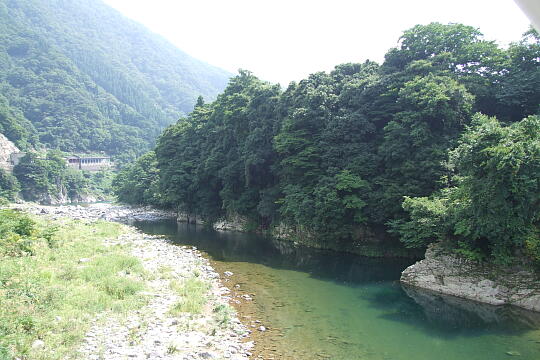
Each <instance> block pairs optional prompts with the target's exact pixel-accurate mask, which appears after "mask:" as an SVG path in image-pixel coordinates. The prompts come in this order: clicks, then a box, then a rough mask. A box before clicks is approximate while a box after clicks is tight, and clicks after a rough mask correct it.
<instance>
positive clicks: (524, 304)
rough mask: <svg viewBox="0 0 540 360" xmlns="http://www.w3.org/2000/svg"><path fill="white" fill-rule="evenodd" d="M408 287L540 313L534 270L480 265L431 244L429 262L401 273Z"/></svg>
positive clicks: (539, 284) (539, 290) (539, 292)
mask: <svg viewBox="0 0 540 360" xmlns="http://www.w3.org/2000/svg"><path fill="white" fill-rule="evenodd" d="M401 282H402V283H403V284H405V285H408V286H412V287H417V288H421V289H427V290H431V291H434V292H438V293H441V294H446V295H453V296H457V297H460V298H465V299H469V300H474V301H478V302H481V303H486V304H491V305H505V304H508V305H515V306H518V307H521V308H524V309H527V310H532V311H539V312H540V278H539V277H538V275H537V274H535V273H533V272H532V271H525V270H522V271H513V269H508V268H502V267H495V266H492V265H486V264H478V263H476V262H473V261H470V260H467V259H463V258H461V257H459V256H457V255H456V254H453V253H451V252H450V251H447V250H445V249H443V248H442V246H440V245H439V244H431V245H430V246H429V247H428V249H427V250H426V255H425V259H424V260H421V261H419V262H417V263H416V264H414V265H411V266H409V267H408V268H407V269H405V271H403V273H402V274H401Z"/></svg>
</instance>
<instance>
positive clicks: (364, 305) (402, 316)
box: [134, 221, 540, 360]
mask: <svg viewBox="0 0 540 360" xmlns="http://www.w3.org/2000/svg"><path fill="white" fill-rule="evenodd" d="M134 225H135V226H136V227H138V228H139V229H141V230H142V231H144V232H146V233H150V234H162V235H166V236H168V237H170V238H171V239H172V240H173V241H174V242H175V243H177V244H179V245H192V246H196V247H197V248H198V249H199V250H201V251H203V252H205V253H206V254H207V255H208V257H209V258H210V259H211V260H212V263H213V265H214V266H215V267H216V269H217V270H218V271H220V272H221V273H223V272H224V271H230V272H232V273H233V275H232V276H230V277H227V276H224V279H225V281H226V285H227V286H228V287H229V288H230V289H232V290H233V291H235V290H238V292H237V293H238V294H248V295H249V297H251V298H252V299H253V300H248V301H246V300H244V299H241V301H239V302H240V304H239V305H237V308H238V309H239V311H240V314H241V315H242V316H241V319H242V320H243V321H244V322H245V323H247V324H248V325H250V326H252V329H253V333H254V335H255V336H254V339H255V340H256V341H257V343H258V345H257V347H256V351H255V352H254V357H253V358H256V356H261V358H264V359H295V360H296V359H298V360H311V359H337V360H342V359H343V360H349V359H350V360H353V359H365V360H433V359H437V360H498V359H509V358H517V359H523V360H525V359H526V360H539V359H540V314H538V313H533V312H528V311H524V310H520V309H517V308H510V307H492V306H488V305H481V304H477V303H474V302H470V301H465V300H460V299H456V298H453V297H443V296H440V295H436V294H432V293H427V292H423V291H415V290H413V289H403V288H402V287H401V285H400V283H399V276H400V273H401V271H402V270H403V269H404V268H405V267H406V266H408V265H410V261H406V260H399V259H382V260H381V259H370V258H364V257H360V256H353V255H348V254H341V253H334V252H324V251H316V250H313V249H308V248H304V247H299V246H293V245H292V244H291V243H288V242H279V241H275V240H272V239H268V238H265V237H262V236H257V235H253V234H242V233H233V232H214V231H208V230H201V229H200V228H197V227H196V226H194V225H186V224H177V223H176V222H175V221H161V222H136V223H135V224H134ZM233 294H236V292H233ZM239 300H240V298H239ZM259 321H260V322H259ZM261 324H264V326H265V327H266V328H267V330H266V331H264V332H262V331H259V330H258V328H259V327H260V325H261Z"/></svg>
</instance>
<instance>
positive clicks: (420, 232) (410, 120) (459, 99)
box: [116, 23, 540, 251]
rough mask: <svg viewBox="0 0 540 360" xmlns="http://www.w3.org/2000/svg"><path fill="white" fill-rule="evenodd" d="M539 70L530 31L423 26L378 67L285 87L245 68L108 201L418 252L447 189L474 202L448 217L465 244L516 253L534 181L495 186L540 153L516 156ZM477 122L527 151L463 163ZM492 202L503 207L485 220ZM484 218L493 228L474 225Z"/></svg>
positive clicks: (533, 204) (431, 235) (533, 105)
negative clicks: (505, 33) (384, 242)
mask: <svg viewBox="0 0 540 360" xmlns="http://www.w3.org/2000/svg"><path fill="white" fill-rule="evenodd" d="M539 61H540V39H539V37H538V34H537V33H536V32H534V31H533V30H531V31H530V32H528V33H527V34H525V36H524V38H523V39H522V41H520V42H517V43H514V44H512V45H511V46H510V47H509V48H508V49H501V48H499V47H498V46H497V45H496V44H495V43H494V42H490V41H486V40H484V39H483V38H482V35H481V34H480V33H479V32H478V31H477V30H476V29H474V28H472V27H468V26H464V25H460V24H450V25H442V24H438V23H432V24H429V25H425V26H421V25H418V26H415V27H414V28H412V29H410V30H408V31H406V32H405V33H404V34H403V36H402V37H401V39H400V42H399V46H398V47H396V48H394V49H391V50H390V51H389V52H388V53H387V54H386V58H385V62H384V63H383V64H382V65H378V64H376V63H374V62H370V61H367V62H365V63H363V64H343V65H339V66H337V67H336V68H335V69H334V70H333V71H332V72H330V73H323V72H321V73H316V74H313V75H311V76H309V78H307V79H305V80H302V81H300V82H299V83H294V82H293V83H291V84H290V85H289V87H288V88H287V89H286V90H285V91H281V89H280V88H279V87H276V86H274V85H271V84H269V83H266V82H263V81H260V80H258V79H257V78H256V77H254V76H253V75H252V74H250V73H249V72H246V71H241V72H240V74H239V75H238V76H237V77H236V78H233V79H232V80H231V81H230V83H229V86H228V87H227V88H226V89H225V91H224V92H223V93H222V94H221V95H219V96H218V98H217V100H216V101H214V102H213V103H210V104H204V103H203V102H202V101H200V102H198V104H197V106H196V107H195V109H194V111H193V112H192V113H191V114H190V115H189V116H188V117H187V118H184V119H181V120H180V121H179V122H178V123H177V124H175V125H173V126H170V127H169V128H167V129H166V130H165V132H164V133H163V134H162V136H161V137H160V139H159V141H158V144H157V147H156V150H155V157H156V159H155V160H154V159H153V156H154V155H153V154H151V155H148V156H147V157H145V158H143V159H142V160H141V161H140V163H139V164H138V165H136V167H137V166H138V169H135V167H133V168H131V170H130V171H126V172H124V173H123V174H122V177H121V178H118V181H117V183H116V192H117V194H118V195H119V198H120V200H123V201H127V202H134V203H152V204H159V205H163V206H169V207H173V208H177V209H178V210H181V211H184V212H188V213H193V214H197V215H199V216H201V217H203V218H205V219H207V220H210V221H212V220H215V219H217V218H220V217H227V216H229V215H231V214H239V215H241V216H244V217H248V218H249V219H250V220H252V221H254V222H257V223H258V224H260V225H261V226H262V227H266V226H268V225H270V224H274V225H276V224H285V225H287V226H288V227H289V228H292V229H295V230H299V231H300V232H304V233H310V234H316V237H317V238H318V239H319V240H320V241H324V242H325V246H329V247H332V243H335V242H337V241H349V242H350V243H351V245H352V246H354V242H355V241H356V240H358V239H359V238H358V237H359V235H358V234H359V233H362V231H361V229H366V228H369V229H388V230H391V231H392V232H393V233H394V234H399V235H400V236H401V237H402V240H403V241H404V242H405V243H406V244H407V245H408V246H410V247H422V246H425V245H426V244H427V243H429V242H430V241H433V240H435V239H437V238H439V237H441V236H442V235H443V229H445V228H448V221H449V220H448V215H447V206H448V200H446V198H444V197H443V198H439V197H437V198H432V199H428V196H430V195H431V194H433V193H437V192H441V193H442V194H447V195H448V194H449V193H452V191H450V190H441V189H443V188H445V187H446V186H447V185H448V183H449V181H450V182H451V183H452V185H451V187H452V188H456V189H461V190H460V191H459V193H460V194H461V195H460V196H462V199H463V201H464V202H459V203H460V204H461V205H462V206H464V204H465V203H467V204H468V203H469V200H466V201H465V199H469V198H468V196H472V194H473V193H474V201H476V205H474V204H471V205H470V206H471V207H469V208H467V209H462V211H464V212H463V213H462V214H461V215H453V216H455V219H458V218H461V219H462V220H461V221H462V222H460V223H458V222H457V220H455V221H456V226H457V228H456V231H458V232H460V236H461V237H462V238H463V239H467V240H463V241H469V242H470V244H469V245H470V246H469V247H470V248H474V249H476V248H478V247H479V246H480V245H479V244H478V241H477V240H478V239H480V238H486V237H489V240H488V241H490V242H493V243H494V244H495V243H499V242H502V243H505V244H506V243H507V242H511V243H515V244H516V247H519V246H522V245H523V244H524V242H527V241H529V242H530V241H531V240H530V238H531V236H533V237H534V236H537V235H531V234H532V233H531V231H529V230H530V229H529V230H525V228H526V227H527V226H529V225H530V224H532V223H534V222H535V221H537V218H535V216H536V215H534V214H537V211H538V201H537V196H536V197H534V196H532V195H531V194H532V193H533V192H534V191H535V189H536V191H537V190H538V189H537V188H535V186H537V185H538V184H537V183H536V185H535V184H534V180H535V178H534V173H527V175H523V176H525V178H523V179H521V178H520V179H519V181H518V180H516V179H514V180H515V181H516V182H514V180H512V181H510V180H509V179H506V180H505V176H511V175H510V174H513V173H512V171H514V170H516V168H512V167H511V166H517V165H515V163H514V162H512V161H517V162H519V161H523V162H527V161H529V160H526V159H528V156H532V157H533V158H534V156H537V155H534V152H533V153H529V152H527V151H525V150H519V149H522V148H523V146H525V145H524V143H523V144H520V141H522V140H523V141H525V139H524V138H523V139H521V138H520V135H518V134H522V135H521V136H522V137H524V136H525V135H524V133H523V131H522V132H521V133H520V131H521V130H518V129H525V128H528V129H529V130H530V131H533V130H532V128H533V127H534V126H533V125H532V124H533V123H534V120H531V119H534V118H530V119H529V120H524V122H519V121H520V120H521V119H522V118H524V117H526V116H529V115H532V114H536V113H538V111H539V101H540V86H539V85H540V82H539V81H540V66H539V65H540V64H539ZM475 113H484V114H487V115H489V116H496V117H497V118H498V119H499V120H500V121H502V122H503V123H504V124H503V125H497V126H499V129H501V130H500V131H499V132H500V136H499V138H497V139H498V140H495V138H493V139H492V138H490V137H489V136H488V137H487V138H486V139H485V141H487V140H490V139H491V141H494V142H495V141H499V142H500V143H497V144H499V145H500V144H503V143H504V144H506V143H509V144H510V143H512V142H515V147H516V149H515V150H510V148H509V151H516V152H518V153H519V151H523V156H524V157H525V158H522V159H521V160H518V159H517V158H516V159H514V160H512V159H507V160H503V159H502V158H501V159H499V157H500V156H503V155H502V153H498V152H495V151H493V152H491V150H490V151H487V150H483V149H484V146H486V147H487V148H490V146H495V145H494V144H496V143H493V144H491V145H489V144H483V145H482V144H479V145H477V148H475V150H474V152H475V153H476V152H478V154H477V155H478V156H479V158H475V157H471V156H472V155H469V157H467V156H465V153H464V152H465V150H464V149H465V148H466V146H472V145H467V144H468V143H469V142H472V141H473V140H472V139H474V138H477V137H478V138H482V136H484V135H482V134H483V133H482V131H487V130H482V129H484V128H483V127H480V128H479V125H477V123H478V122H481V120H478V119H485V117H484V116H483V115H476V117H475V119H477V120H475V122H474V126H471V127H470V128H469V125H470V124H471V119H472V118H473V117H474V116H475V115H474V114H475ZM490 119H491V118H490ZM485 121H487V120H485ZM490 121H492V122H496V121H495V120H490ZM518 122H519V123H518ZM496 123H497V124H499V123H498V122H496ZM512 123H515V124H516V125H511V126H507V125H506V124H512ZM518 124H520V125H518ZM527 124H528V125H527ZM485 126H487V125H485ZM492 126H495V125H492ZM478 129H480V130H478ZM479 131H480V132H481V133H480V134H478V132H479ZM534 131H536V130H534ZM475 134H476V135H475ZM512 134H513V135H512ZM486 136H487V135H486ZM460 139H461V140H460ZM482 139H483V138H482ZM482 139H480V140H478V141H479V143H484V140H482ZM512 139H514V140H512ZM527 141H528V140H527ZM530 141H533V142H534V141H537V140H533V139H532V138H531V140H530ZM499 145H498V146H499ZM508 146H509V145H508ZM527 146H528V145H527ZM454 148H456V150H454V151H452V152H451V154H452V156H451V158H450V161H448V159H449V153H450V151H451V150H452V149H454ZM490 149H491V148H490ZM501 151H502V150H501ZM530 151H533V150H530ZM481 156H483V157H484V158H480V157H481ZM515 156H517V157H519V156H520V155H518V154H516V155H515ZM150 160H151V161H150ZM490 161H491V163H490ZM506 162H508V164H507V163H506ZM487 163H490V165H489V166H490V168H489V169H488V168H485V169H484V168H483V166H488V165H486V164H487ZM506 166H508V167H507V168H506ZM527 166H529V165H527ZM530 166H532V167H534V166H533V165H530ZM494 169H495V170H494ZM505 169H507V171H508V175H504V173H503V172H502V171H506V170H505ZM531 169H532V168H531ZM489 171H492V176H493V181H500V182H501V183H500V184H499V185H500V187H503V186H518V187H519V188H520V189H519V190H508V191H513V192H511V193H507V194H506V195H504V194H503V192H498V189H496V188H481V187H480V185H481V184H484V185H485V186H486V187H487V186H490V185H488V184H489V182H487V181H485V179H484V178H483V177H484V176H487V175H486V172H489ZM527 171H529V170H527ZM530 171H533V170H530ZM499 172H501V173H499ZM533 172H534V171H533ZM139 176H140V177H141V178H142V180H138V177H139ZM537 179H538V178H536V181H537ZM458 182H459V184H460V185H456V183H458ZM476 187H479V188H476ZM132 190H135V192H136V193H135V194H134V193H132V192H131V191H132ZM520 191H525V193H519V192H520ZM465 193H468V194H469V195H465ZM518 193H519V194H518ZM455 194H457V193H455ZM455 194H454V195H452V196H457V195H455ZM529 195H530V196H531V197H530V200H529V201H530V202H527V201H525V200H523V202H522V203H518V200H517V199H515V200H513V201H514V202H515V203H513V204H512V205H509V204H508V201H509V200H508V197H509V196H510V197H512V196H520V199H521V197H523V198H527V197H528V196H529ZM445 196H446V195H445ZM448 196H449V195H448ZM497 196H506V198H498V197H497ZM483 197H485V198H483ZM481 198H483V199H484V200H483V201H480V199H481ZM404 199H405V202H403V200H404ZM535 199H536V200H535ZM471 201H472V200H471ZM503 204H506V205H507V206H517V207H519V209H518V208H515V209H514V210H512V211H510V210H509V209H510V208H505V207H503ZM491 206H498V207H499V208H498V210H497V211H496V212H492V211H491V210H490V207H491ZM481 209H484V210H481ZM456 211H457V210H456ZM466 211H468V212H469V213H468V214H467V215H466V214H465V212H466ZM482 211H484V212H485V214H484V213H482ZM535 211H536V213H535ZM456 214H457V212H456ZM488 214H491V215H493V216H494V218H491V219H490V220H487V218H485V217H483V216H484V215H485V216H487V215H488ZM524 214H528V215H527V216H532V217H530V218H526V217H524V216H525V215H524ZM491 215H490V216H491ZM499 216H501V219H500V220H501V221H500V222H497V220H496V219H497V218H498V217H499ZM504 216H506V220H503V219H504ZM520 217H521V219H519V218H520ZM472 218H474V220H473V219H472ZM426 219H429V221H427V220H426ZM465 220H468V221H470V223H466V222H463V221H465ZM474 221H476V222H477V223H473V222H474ZM513 221H516V222H515V223H514V222H513ZM424 223H425V224H424ZM487 223H491V225H489V226H487V225H486V224H487ZM422 224H424V225H426V226H420V225H422ZM496 225H497V226H499V227H500V228H495V227H494V226H496ZM484 226H487V227H484ZM519 226H522V229H523V231H525V232H526V233H523V234H521V233H520V234H517V233H516V234H515V235H514V236H517V237H519V239H520V240H517V237H508V236H507V235H503V233H504V232H505V231H506V232H508V231H510V228H515V227H519ZM502 228H505V229H506V230H504V231H503V229H502ZM490 232H496V233H493V234H491V235H489V233H490ZM499 233H500V234H499ZM488 235H489V236H488ZM360 236H361V235H360ZM499 236H501V237H499ZM524 239H529V240H524ZM463 241H462V242H463ZM505 246H506V245H504V246H502V247H499V246H498V245H497V246H495V245H494V246H493V249H495V248H497V249H499V248H500V249H502V248H505ZM463 249H465V247H463ZM494 251H495V250H494ZM496 251H499V250H496ZM500 251H502V250H500Z"/></svg>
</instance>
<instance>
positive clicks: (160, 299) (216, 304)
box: [14, 204, 253, 360]
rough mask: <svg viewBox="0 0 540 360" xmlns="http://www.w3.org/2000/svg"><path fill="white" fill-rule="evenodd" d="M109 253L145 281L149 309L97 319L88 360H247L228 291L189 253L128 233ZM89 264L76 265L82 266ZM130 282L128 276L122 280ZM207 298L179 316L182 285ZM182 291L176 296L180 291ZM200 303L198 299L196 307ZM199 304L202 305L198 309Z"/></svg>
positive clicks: (93, 212)
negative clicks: (124, 257)
mask: <svg viewBox="0 0 540 360" xmlns="http://www.w3.org/2000/svg"><path fill="white" fill-rule="evenodd" d="M14 208H18V209H21V210H25V211H27V212H30V213H34V214H39V215H41V216H48V217H50V218H51V219H60V218H64V217H69V218H74V219H79V220H82V221H90V222H91V221H96V220H107V221H120V222H127V223H129V222H130V221H132V220H158V219H164V218H171V217H175V216H176V214H173V213H168V212H165V211H160V210H155V209H150V208H136V207H126V206H119V205H112V204H92V205H88V206H84V207H83V206H60V207H51V206H43V205H35V204H18V205H15V206H14ZM105 245H106V246H110V247H114V246H118V245H120V246H124V247H127V248H129V249H130V251H131V254H132V255H133V256H135V257H137V258H138V259H140V261H141V263H142V264H143V266H144V269H145V271H146V272H147V274H149V278H148V279H146V280H145V281H146V290H145V291H144V293H141V294H140V296H141V297H145V298H146V299H147V303H146V305H145V306H144V307H143V308H141V309H139V310H137V311H135V312H133V313H130V314H129V316H127V317H125V316H124V317H117V316H113V315H112V314H109V313H102V314H101V315H100V316H98V317H96V318H95V319H93V321H92V326H91V328H90V330H89V331H88V332H87V333H86V336H85V338H84V341H83V343H82V345H81V347H80V350H79V351H80V354H81V355H82V357H83V358H85V359H113V360H114V359H186V360H187V359H234V360H242V359H248V358H249V356H250V350H251V348H252V347H253V342H251V341H249V339H248V335H249V333H250V330H248V329H247V328H246V326H244V325H243V324H242V323H241V322H240V321H239V320H238V317H237V315H236V312H235V311H234V309H233V308H232V307H230V306H229V305H228V303H229V301H230V300H231V299H230V297H229V290H228V289H227V288H226V287H223V286H222V283H221V281H220V276H219V274H218V273H217V272H216V271H214V269H213V268H212V267H211V266H210V263H209V261H208V260H207V259H206V258H204V257H203V255H202V254H201V253H200V252H199V251H198V250H197V249H196V248H194V247H185V246H177V245H173V244H171V243H169V242H168V241H167V240H166V239H165V238H163V237H159V236H149V235H146V234H143V233H140V232H138V231H136V230H135V229H134V228H130V229H129V231H127V232H126V233H125V234H123V235H121V236H120V237H118V238H111V239H108V240H106V244H105ZM91 261H92V258H89V259H81V260H80V262H81V263H87V262H91ZM126 276H129V274H126ZM190 281H191V283H194V284H197V286H200V287H202V288H203V289H204V290H203V291H204V292H205V295H204V299H202V301H201V302H200V304H201V309H200V310H199V311H183V309H181V310H180V311H178V306H179V304H181V303H182V302H184V303H185V302H186V301H187V300H186V299H188V295H187V294H185V293H184V292H185V289H181V288H182V286H183V285H182V284H185V283H186V282H190ZM179 289H180V290H179ZM193 300H195V301H196V302H198V301H199V300H201V299H193ZM198 303H199V302H198Z"/></svg>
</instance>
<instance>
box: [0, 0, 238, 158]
mask: <svg viewBox="0 0 540 360" xmlns="http://www.w3.org/2000/svg"><path fill="white" fill-rule="evenodd" d="M186 36H188V35H186ZM228 78H229V74H228V73H227V72H225V71H223V70H221V69H218V68H215V67H212V66H210V65H208V64H205V63H203V62H201V61H198V60H196V59H194V58H192V57H190V56H188V55H187V54H185V53H183V52H182V51H180V50H178V49H177V48H175V47H174V46H173V45H171V44H170V43H168V42H167V41H166V40H164V39H163V38H161V37H160V36H158V35H155V34H153V33H150V32H149V31H148V30H147V29H145V28H144V27H143V26H141V25H139V24H137V23H135V22H133V21H131V20H128V19H127V18H125V17H123V16H122V15H121V14H120V13H118V12H117V11H116V10H113V9H112V8H110V7H109V6H107V5H105V4H104V3H102V2H101V1H100V0H0V132H1V133H3V134H5V135H6V136H7V137H8V138H9V139H10V140H12V141H14V142H15V143H16V144H17V145H18V146H19V147H21V148H23V149H25V148H27V147H28V146H29V145H33V146H35V145H37V144H38V143H41V144H43V145H45V146H47V147H48V148H58V149H60V150H63V151H72V152H90V151H104V152H106V153H109V154H112V155H116V156H117V158H118V157H119V158H132V157H134V156H135V155H138V154H141V153H142V152H144V151H145V150H148V149H149V148H150V146H151V144H153V142H154V140H155V138H156V136H157V135H158V134H159V133H160V132H161V131H162V130H163V128H164V127H166V126H167V125H169V124H171V123H173V122H174V121H176V120H178V118H179V117H180V116H181V115H182V114H186V113H187V112H189V111H191V110H192V109H193V105H194V104H195V100H196V99H197V97H198V96H199V95H202V96H203V97H204V98H207V99H213V98H215V96H216V95H217V93H218V92H220V91H222V90H223V88H224V87H225V86H226V83H227V80H228Z"/></svg>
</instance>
